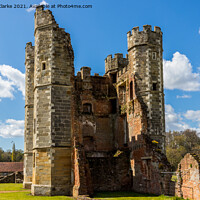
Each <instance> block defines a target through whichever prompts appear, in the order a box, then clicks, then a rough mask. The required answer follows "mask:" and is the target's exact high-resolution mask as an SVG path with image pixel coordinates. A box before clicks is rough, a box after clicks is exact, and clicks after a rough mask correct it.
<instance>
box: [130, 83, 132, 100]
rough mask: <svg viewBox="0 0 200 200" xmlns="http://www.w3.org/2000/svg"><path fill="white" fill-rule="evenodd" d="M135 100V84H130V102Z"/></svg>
mask: <svg viewBox="0 0 200 200" xmlns="http://www.w3.org/2000/svg"><path fill="white" fill-rule="evenodd" d="M132 99H133V82H132V81H131V82H130V100H132Z"/></svg>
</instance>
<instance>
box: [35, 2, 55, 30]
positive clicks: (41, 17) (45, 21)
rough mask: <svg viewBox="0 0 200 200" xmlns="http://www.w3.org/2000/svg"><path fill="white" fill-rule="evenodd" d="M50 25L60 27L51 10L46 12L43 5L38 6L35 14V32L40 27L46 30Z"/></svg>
mask: <svg viewBox="0 0 200 200" xmlns="http://www.w3.org/2000/svg"><path fill="white" fill-rule="evenodd" d="M48 25H53V26H55V27H58V24H56V21H55V18H54V16H53V14H52V12H51V11H50V10H44V6H43V5H39V6H37V7H36V12H35V31H36V30H37V28H38V27H43V28H45V26H48Z"/></svg>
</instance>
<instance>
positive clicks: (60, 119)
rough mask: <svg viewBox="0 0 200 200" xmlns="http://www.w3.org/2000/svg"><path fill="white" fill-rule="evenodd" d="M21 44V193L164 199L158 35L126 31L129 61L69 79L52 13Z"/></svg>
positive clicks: (117, 59)
mask: <svg viewBox="0 0 200 200" xmlns="http://www.w3.org/2000/svg"><path fill="white" fill-rule="evenodd" d="M34 35H35V46H32V43H31V42H30V43H27V45H26V59H25V65H26V100H25V104H26V105H25V153H24V187H25V188H31V192H32V194H33V195H74V196H78V195H91V194H92V193H93V192H94V191H116V190H134V191H137V192H144V193H154V194H170V193H171V186H172V185H171V184H170V179H171V175H170V174H168V173H166V172H169V171H170V170H171V167H170V164H169V163H168V161H167V159H166V156H165V117H164V116H165V115H164V93H163V64H162V52H163V49H162V32H161V29H160V28H159V27H154V31H152V29H151V26H150V25H145V26H143V30H142V31H139V28H138V27H135V28H133V29H132V32H128V34H127V38H128V55H127V56H125V57H124V56H123V55H122V54H120V53H118V54H115V55H114V57H112V55H109V56H107V58H106V59H105V75H104V76H100V75H98V74H94V75H91V73H90V71H91V68H90V67H82V68H81V71H80V72H78V73H77V75H75V74H74V52H73V48H72V45H71V39H70V35H69V33H66V32H65V30H64V29H62V28H59V26H58V24H57V23H56V21H55V19H54V17H53V15H52V13H51V11H49V10H44V9H43V7H42V6H38V7H37V8H36V13H35V32H34Z"/></svg>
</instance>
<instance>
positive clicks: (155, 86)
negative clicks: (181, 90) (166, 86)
mask: <svg viewBox="0 0 200 200" xmlns="http://www.w3.org/2000/svg"><path fill="white" fill-rule="evenodd" d="M156 90H157V83H153V91H156Z"/></svg>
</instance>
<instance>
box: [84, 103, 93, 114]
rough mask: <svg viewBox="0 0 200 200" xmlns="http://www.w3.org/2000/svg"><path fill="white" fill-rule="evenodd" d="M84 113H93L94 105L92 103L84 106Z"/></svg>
mask: <svg viewBox="0 0 200 200" xmlns="http://www.w3.org/2000/svg"><path fill="white" fill-rule="evenodd" d="M83 112H84V113H87V114H90V113H92V104H90V103H85V104H83Z"/></svg>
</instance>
